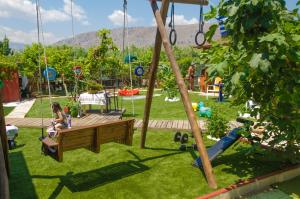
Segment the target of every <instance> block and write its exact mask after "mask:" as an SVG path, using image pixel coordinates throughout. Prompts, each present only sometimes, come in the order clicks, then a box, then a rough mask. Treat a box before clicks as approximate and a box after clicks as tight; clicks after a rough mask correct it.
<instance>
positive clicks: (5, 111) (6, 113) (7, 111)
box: [3, 107, 15, 116]
mask: <svg viewBox="0 0 300 199" xmlns="http://www.w3.org/2000/svg"><path fill="white" fill-rule="evenodd" d="M14 108H15V107H3V110H4V116H7V115H8V114H9V113H10V112H12V110H14Z"/></svg>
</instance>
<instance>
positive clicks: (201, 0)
mask: <svg viewBox="0 0 300 199" xmlns="http://www.w3.org/2000/svg"><path fill="white" fill-rule="evenodd" d="M157 1H162V0H157ZM172 1H174V3H183V4H196V5H204V6H207V5H208V3H209V2H208V0H171V2H172Z"/></svg>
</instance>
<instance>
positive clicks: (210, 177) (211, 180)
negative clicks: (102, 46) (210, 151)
mask: <svg viewBox="0 0 300 199" xmlns="http://www.w3.org/2000/svg"><path fill="white" fill-rule="evenodd" d="M163 2H164V1H163ZM151 7H152V10H153V13H154V16H155V19H156V23H157V27H158V29H159V32H160V35H161V38H162V42H163V45H164V48H165V50H166V54H167V56H168V58H169V61H170V63H171V66H172V70H173V73H174V74H175V77H176V82H177V85H178V87H179V91H180V95H181V99H182V101H183V104H184V108H185V112H186V114H187V116H188V119H189V122H190V124H191V128H192V132H193V134H194V137H195V140H196V144H197V146H198V151H199V154H200V156H201V160H202V164H203V169H204V172H205V175H206V178H207V181H208V185H209V186H210V187H211V188H214V189H216V188H217V183H216V180H215V177H214V174H213V170H212V166H211V163H210V161H209V159H208V155H207V151H206V148H205V146H204V143H203V140H202V136H201V129H200V128H199V126H198V123H197V118H196V116H195V113H194V111H193V108H192V105H191V101H190V98H189V94H188V91H187V88H186V85H185V83H184V79H183V77H182V75H181V73H180V69H179V67H178V64H177V62H176V59H175V56H174V53H173V51H172V48H171V45H170V44H169V40H168V36H167V32H166V29H165V25H164V21H163V18H162V16H161V14H160V12H159V9H158V6H157V3H156V1H155V0H152V1H151Z"/></svg>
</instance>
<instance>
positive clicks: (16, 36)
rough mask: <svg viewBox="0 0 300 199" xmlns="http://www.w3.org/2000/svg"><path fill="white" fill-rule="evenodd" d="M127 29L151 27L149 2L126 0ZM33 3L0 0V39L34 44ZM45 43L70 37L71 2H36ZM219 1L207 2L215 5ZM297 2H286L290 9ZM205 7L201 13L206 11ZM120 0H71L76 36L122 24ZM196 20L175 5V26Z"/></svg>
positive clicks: (190, 9)
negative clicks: (6, 38)
mask: <svg viewBox="0 0 300 199" xmlns="http://www.w3.org/2000/svg"><path fill="white" fill-rule="evenodd" d="M127 1H128V22H129V26H131V27H137V26H153V25H155V23H154V18H153V13H152V10H151V7H150V4H149V2H148V1H149V0H127ZM35 2H36V0H0V39H2V38H3V37H4V35H6V36H7V37H8V38H9V39H10V41H12V42H16V43H24V44H30V43H32V42H37V28H36V26H37V25H36V10H35ZM39 2H40V10H41V16H42V21H43V33H44V38H45V39H44V40H45V43H47V44H51V43H54V42H56V41H59V40H61V39H64V38H69V37H72V22H71V15H70V13H71V0H39ZM218 2H219V0H210V5H213V6H215V5H217V4H218ZM296 2H297V0H287V6H288V8H289V9H293V8H295V7H296ZM208 9H209V8H208V7H205V9H204V11H205V12H207V11H208ZM122 10H123V0H73V16H74V32H75V34H79V33H84V32H90V31H96V30H99V29H101V28H109V29H111V28H120V27H122V25H123V11H122ZM198 18H199V6H197V5H186V4H176V5H175V24H177V25H184V24H194V23H197V21H198Z"/></svg>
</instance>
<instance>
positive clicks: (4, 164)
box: [0, 91, 9, 199]
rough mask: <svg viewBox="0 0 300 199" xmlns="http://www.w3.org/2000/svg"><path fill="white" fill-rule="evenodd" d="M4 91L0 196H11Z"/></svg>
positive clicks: (0, 119) (0, 117) (0, 106)
mask: <svg viewBox="0 0 300 199" xmlns="http://www.w3.org/2000/svg"><path fill="white" fill-rule="evenodd" d="M2 95H3V94H2V91H0V128H1V129H0V138H1V142H0V198H3V199H6V198H9V187H8V186H9V185H8V176H9V162H8V143H7V136H6V127H5V118H4V111H3V104H2V99H3V97H2Z"/></svg>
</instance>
